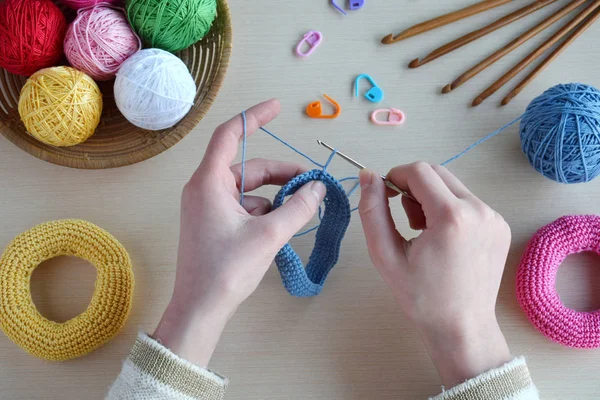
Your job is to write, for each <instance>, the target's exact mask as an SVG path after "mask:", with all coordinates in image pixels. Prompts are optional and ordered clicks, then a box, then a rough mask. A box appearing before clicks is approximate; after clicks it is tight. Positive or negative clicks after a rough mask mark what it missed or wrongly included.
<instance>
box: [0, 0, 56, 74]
mask: <svg viewBox="0 0 600 400" xmlns="http://www.w3.org/2000/svg"><path fill="white" fill-rule="evenodd" d="M66 30H67V21H66V19H65V16H64V15H63V13H62V12H61V11H60V9H59V8H58V7H57V6H56V5H55V4H54V3H52V1H50V0H5V1H4V2H0V67H2V68H4V69H6V70H7V71H8V72H12V73H13V74H18V75H25V76H29V75H32V74H33V73H34V72H36V71H38V70H40V69H42V68H46V67H51V66H53V65H55V64H56V63H57V62H58V60H60V58H61V56H62V49H63V40H64V38H65V32H66Z"/></svg>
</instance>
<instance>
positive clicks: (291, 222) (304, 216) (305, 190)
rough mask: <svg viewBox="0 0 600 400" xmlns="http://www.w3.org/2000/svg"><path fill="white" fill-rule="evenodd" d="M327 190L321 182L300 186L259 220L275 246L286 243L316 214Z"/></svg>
mask: <svg viewBox="0 0 600 400" xmlns="http://www.w3.org/2000/svg"><path fill="white" fill-rule="evenodd" d="M326 192H327V189H326V187H325V185H324V184H323V182H321V181H313V182H309V183H307V184H306V185H304V186H302V187H301V188H300V189H298V191H296V193H294V195H293V196H292V197H290V199H289V200H288V201H287V202H285V203H284V204H283V205H282V206H281V207H279V208H277V209H276V210H273V211H271V212H270V213H269V214H267V215H265V216H263V217H261V218H260V221H259V222H260V223H261V224H263V227H264V228H265V229H267V230H268V231H270V232H273V234H272V236H273V237H271V239H272V240H274V241H275V242H276V244H277V246H281V245H283V244H285V243H287V242H288V241H289V240H290V239H291V238H292V236H294V235H295V234H296V233H298V231H299V230H300V229H302V227H303V226H304V225H306V224H307V223H308V222H309V221H310V220H311V218H312V217H313V216H314V215H315V213H316V212H317V210H318V208H319V205H320V204H321V202H322V201H323V199H324V198H325V193H326Z"/></svg>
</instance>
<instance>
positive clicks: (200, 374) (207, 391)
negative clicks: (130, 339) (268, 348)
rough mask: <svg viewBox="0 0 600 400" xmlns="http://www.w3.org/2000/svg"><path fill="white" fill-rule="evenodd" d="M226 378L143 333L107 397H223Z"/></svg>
mask: <svg viewBox="0 0 600 400" xmlns="http://www.w3.org/2000/svg"><path fill="white" fill-rule="evenodd" d="M226 387H227V379H225V378H223V377H221V376H219V375H217V374H215V373H214V372H211V371H209V370H207V369H205V368H201V367H199V366H197V365H195V364H192V363H190V362H189V361H186V360H184V359H182V358H180V357H178V356H177V355H175V354H173V353H172V352H171V351H169V350H168V349H167V348H165V347H164V346H162V345H161V344H160V343H158V342H157V341H155V340H153V339H152V338H150V337H149V336H148V335H146V334H144V333H140V334H139V335H138V338H137V340H136V342H135V345H134V346H133V349H132V350H131V353H130V354H129V357H128V358H127V360H126V361H125V363H124V364H123V369H122V370H121V374H120V375H119V376H118V377H117V380H116V381H115V382H114V383H113V385H112V387H111V388H110V390H109V392H108V395H107V397H106V399H107V400H124V399H127V400H159V399H162V400H198V399H201V400H222V399H223V398H224V396H225V388H226Z"/></svg>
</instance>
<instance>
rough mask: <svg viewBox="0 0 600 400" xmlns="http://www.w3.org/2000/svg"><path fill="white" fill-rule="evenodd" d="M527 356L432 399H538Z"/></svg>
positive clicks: (431, 399)
mask: <svg viewBox="0 0 600 400" xmlns="http://www.w3.org/2000/svg"><path fill="white" fill-rule="evenodd" d="M539 398H540V397H539V393H538V391H537V389H536V387H535V386H534V384H533V382H532V380H531V375H530V374H529V369H528V368H527V364H526V363H525V358H524V357H518V358H515V359H514V360H513V361H511V362H509V363H507V364H505V365H503V366H502V367H500V368H496V369H493V370H491V371H488V372H486V373H483V374H481V375H479V376H478V377H476V378H473V379H469V380H468V381H466V382H464V383H461V384H460V385H458V386H455V387H453V388H452V389H450V390H447V391H444V392H443V393H442V394H440V395H438V396H436V397H431V398H430V400H539Z"/></svg>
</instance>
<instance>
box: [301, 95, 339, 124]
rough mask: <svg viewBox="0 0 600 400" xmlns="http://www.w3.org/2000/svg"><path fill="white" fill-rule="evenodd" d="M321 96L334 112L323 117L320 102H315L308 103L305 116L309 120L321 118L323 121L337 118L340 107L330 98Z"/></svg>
mask: <svg viewBox="0 0 600 400" xmlns="http://www.w3.org/2000/svg"><path fill="white" fill-rule="evenodd" d="M323 96H324V97H325V98H326V99H327V100H329V101H330V102H331V103H332V104H333V105H334V106H335V112H334V113H333V114H331V115H323V106H322V105H321V102H320V101H315V102H312V103H310V104H309V105H308V106H307V107H306V115H308V116H309V117H311V118H323V119H333V118H337V117H339V115H340V114H341V112H342V107H340V105H339V104H338V102H337V101H335V100H334V99H332V98H331V97H329V96H327V95H326V94H324V95H323Z"/></svg>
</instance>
